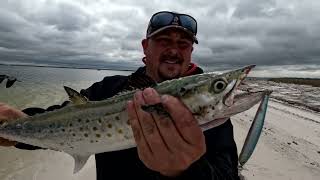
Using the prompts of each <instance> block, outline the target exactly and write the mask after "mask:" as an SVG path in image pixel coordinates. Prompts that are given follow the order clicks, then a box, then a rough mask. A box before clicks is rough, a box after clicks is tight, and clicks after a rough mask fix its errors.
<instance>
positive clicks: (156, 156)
mask: <svg viewBox="0 0 320 180" xmlns="http://www.w3.org/2000/svg"><path fill="white" fill-rule="evenodd" d="M157 103H162V104H163V106H164V107H165V109H166V110H167V111H168V112H169V114H170V116H171V118H170V117H168V116H165V115H159V114H157V113H151V114H150V113H147V112H145V111H143V110H142V109H141V106H142V105H153V104H157ZM127 110H128V116H129V120H130V124H131V127H132V130H133V134H134V137H135V140H136V143H137V150H138V155H139V158H140V159H141V161H142V162H143V163H144V164H145V165H146V166H147V167H148V168H150V169H152V170H154V171H157V172H160V173H161V174H162V175H165V176H177V175H179V174H180V173H182V172H183V171H184V170H186V169H187V168H188V167H189V166H190V165H191V164H192V163H194V162H195V161H197V160H198V159H199V158H200V157H201V156H202V155H203V154H204V153H205V152H206V145H205V138H204V135H203V132H202V130H201V129H200V127H199V126H198V123H197V121H196V119H195V118H194V117H193V116H192V114H191V112H190V111H189V110H188V109H187V107H186V106H185V105H184V104H183V103H182V102H180V101H179V100H178V99H177V98H174V97H172V96H167V95H165V96H163V97H161V98H160V96H159V95H158V93H157V92H156V91H155V90H154V89H152V88H147V89H145V90H144V91H143V92H141V91H138V92H137V93H136V94H135V96H134V100H133V101H129V102H128V106H127Z"/></svg>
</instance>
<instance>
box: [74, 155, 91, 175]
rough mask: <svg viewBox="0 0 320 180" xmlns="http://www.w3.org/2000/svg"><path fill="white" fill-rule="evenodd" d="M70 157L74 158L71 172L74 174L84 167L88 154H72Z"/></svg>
mask: <svg viewBox="0 0 320 180" xmlns="http://www.w3.org/2000/svg"><path fill="white" fill-rule="evenodd" d="M72 157H73V158H74V169H73V174H76V173H78V172H79V171H80V170H81V169H82V168H83V167H84V165H85V164H86V163H87V161H88V159H89V157H90V156H86V155H75V154H73V155H72Z"/></svg>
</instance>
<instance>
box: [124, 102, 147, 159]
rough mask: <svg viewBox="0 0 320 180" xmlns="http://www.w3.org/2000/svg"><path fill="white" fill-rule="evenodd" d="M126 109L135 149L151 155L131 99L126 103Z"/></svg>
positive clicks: (140, 152)
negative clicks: (135, 145)
mask: <svg viewBox="0 0 320 180" xmlns="http://www.w3.org/2000/svg"><path fill="white" fill-rule="evenodd" d="M127 111H128V118H129V122H130V125H131V128H132V131H133V136H134V138H135V141H136V143H137V149H138V152H139V154H144V155H145V156H146V157H149V156H150V157H151V154H152V153H151V150H150V147H149V146H148V144H147V142H146V140H145V138H144V136H143V134H142V130H141V127H140V124H139V121H138V117H137V114H136V111H135V107H134V104H133V102H132V101H129V102H128V103H127Z"/></svg>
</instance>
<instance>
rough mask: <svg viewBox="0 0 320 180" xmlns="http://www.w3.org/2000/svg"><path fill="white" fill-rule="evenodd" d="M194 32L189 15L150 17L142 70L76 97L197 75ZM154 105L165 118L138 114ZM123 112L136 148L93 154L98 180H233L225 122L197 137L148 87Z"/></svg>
mask: <svg viewBox="0 0 320 180" xmlns="http://www.w3.org/2000/svg"><path fill="white" fill-rule="evenodd" d="M196 33H197V23H196V20H195V19H194V18H193V17H191V16H189V15H186V14H178V13H174V12H168V11H162V12H158V13H156V14H154V15H153V16H152V17H151V19H150V22H149V25H148V29H147V35H146V38H145V39H143V40H142V47H143V52H144V54H145V57H144V58H143V62H144V63H145V66H144V67H141V68H139V69H138V70H137V71H136V72H134V73H133V74H131V75H130V76H118V75H117V76H111V77H105V78H104V79H103V80H102V81H100V82H97V83H94V84H93V85H92V86H91V87H89V88H87V89H85V90H82V91H81V94H83V95H85V96H87V97H88V98H89V99H90V100H94V101H97V100H103V99H106V98H108V97H111V96H113V95H115V94H117V93H119V92H121V91H124V90H132V89H136V88H141V89H142V88H145V87H152V86H154V85H156V83H159V82H162V81H164V80H168V79H173V78H178V77H182V76H188V75H192V74H198V73H202V72H203V71H202V69H201V68H199V67H197V66H196V65H195V64H193V63H192V62H191V54H192V51H193V44H194V43H198V40H197V38H196ZM67 103H68V102H65V103H64V104H62V105H61V106H57V105H56V106H51V107H49V108H48V109H46V110H44V109H40V108H28V109H25V110H23V112H24V113H26V114H28V115H34V114H35V113H42V112H45V111H51V110H54V109H56V108H61V107H63V106H64V105H66V104H67ZM156 103H162V104H163V105H164V107H165V108H166V109H167V111H168V112H169V114H170V118H169V117H162V116H160V115H158V114H154V113H152V114H149V113H147V112H145V111H143V110H142V109H141V105H143V104H156ZM1 109H2V112H1ZM3 109H7V110H5V111H3ZM8 109H9V110H8ZM8 111H11V112H10V113H7V112H8ZM127 111H128V116H129V120H130V124H131V127H132V130H133V133H134V137H135V140H136V143H137V148H131V149H127V150H122V151H115V152H106V153H101V154H96V155H95V158H96V167H97V179H98V180H102V179H123V178H126V176H130V178H139V179H142V178H146V179H208V180H209V179H210V180H213V179H239V177H238V170H237V165H238V157H237V148H236V144H235V142H234V139H233V129H232V128H233V127H232V124H231V122H230V120H228V121H227V122H226V123H224V124H222V125H221V126H218V127H216V128H213V129H210V130H207V131H205V132H204V133H203V132H202V130H201V129H200V127H199V126H198V125H197V122H196V120H195V119H194V117H193V116H192V114H191V112H190V111H189V110H188V109H187V108H186V107H185V106H184V105H183V103H182V102H181V101H179V100H178V99H177V98H175V97H171V96H167V95H163V96H159V94H157V92H156V91H155V90H154V89H152V88H145V89H144V90H143V91H138V92H137V93H136V94H135V95H134V98H133V100H132V101H129V102H128V105H127ZM12 114H14V115H12ZM0 115H2V116H0V118H2V119H6V118H7V119H8V118H15V117H16V116H20V115H22V114H21V112H19V111H17V110H13V109H11V108H9V107H7V106H2V107H1V106H0ZM11 116H13V117H11ZM2 141H4V140H2ZM6 143H7V145H8V143H9V142H8V141H7V142H6ZM2 144H3V145H5V143H4V142H2ZM14 145H15V147H17V148H20V149H37V147H33V146H29V145H26V144H21V143H16V144H14Z"/></svg>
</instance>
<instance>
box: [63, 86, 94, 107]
mask: <svg viewBox="0 0 320 180" xmlns="http://www.w3.org/2000/svg"><path fill="white" fill-rule="evenodd" d="M63 87H64V89H65V91H66V92H67V94H68V96H69V99H70V101H71V102H72V103H73V104H75V105H79V104H86V103H87V102H88V99H87V98H86V97H85V96H84V95H82V94H80V93H78V92H77V91H76V90H74V89H72V88H70V87H67V86H63Z"/></svg>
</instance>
